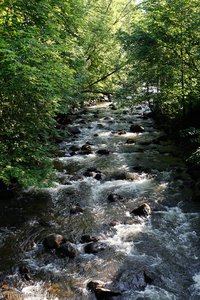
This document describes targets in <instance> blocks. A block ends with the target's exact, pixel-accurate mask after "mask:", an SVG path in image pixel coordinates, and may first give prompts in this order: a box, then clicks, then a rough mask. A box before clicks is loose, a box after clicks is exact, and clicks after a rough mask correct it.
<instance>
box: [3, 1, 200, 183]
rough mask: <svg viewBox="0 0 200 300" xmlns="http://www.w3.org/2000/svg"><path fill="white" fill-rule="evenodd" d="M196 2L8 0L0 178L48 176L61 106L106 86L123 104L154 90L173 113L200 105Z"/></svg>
mask: <svg viewBox="0 0 200 300" xmlns="http://www.w3.org/2000/svg"><path fill="white" fill-rule="evenodd" d="M199 6H200V4H199V1H198V0H175V1H171V0H161V1H160V0H159V1H158V0H147V1H143V2H139V3H138V2H137V3H135V2H134V1H132V0H67V1H65V0H62V1H61V0H55V1H52V0H37V1H35V0H29V1H25V0H3V1H2V2H1V4H0V86H1V89H0V117H1V126H0V180H1V181H3V182H5V183H6V184H9V183H11V182H13V181H17V182H18V183H19V184H21V185H23V186H30V185H39V184H45V183H48V182H49V180H50V176H51V174H52V171H51V162H50V157H51V152H52V143H51V141H52V138H53V136H54V135H56V121H55V119H56V115H57V114H58V113H60V112H61V113H68V112H69V111H70V110H71V109H73V108H76V107H80V106H82V105H83V104H84V102H85V101H87V100H88V99H90V98H95V97H96V95H98V94H99V93H100V94H101V93H102V94H107V95H111V94H113V95H114V96H115V97H116V98H117V97H118V98H120V97H121V100H120V101H121V103H124V104H127V103H128V102H129V101H131V104H133V103H135V102H136V101H143V100H149V101H151V102H153V106H154V109H157V110H158V111H159V112H161V113H162V114H166V115H168V116H170V117H172V118H174V117H177V116H180V115H181V116H185V115H187V113H188V111H191V110H192V109H196V107H199V95H200V90H199V68H200V62H199V57H200V55H199V39H200V31H199V22H200V19H199ZM127 96H129V97H127ZM130 96H131V97H130Z"/></svg>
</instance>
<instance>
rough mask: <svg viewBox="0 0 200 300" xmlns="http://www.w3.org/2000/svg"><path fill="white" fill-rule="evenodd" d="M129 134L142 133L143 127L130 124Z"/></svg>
mask: <svg viewBox="0 0 200 300" xmlns="http://www.w3.org/2000/svg"><path fill="white" fill-rule="evenodd" d="M130 132H134V133H140V132H144V127H142V126H141V125H138V124H136V125H134V124H132V125H131V126H130Z"/></svg>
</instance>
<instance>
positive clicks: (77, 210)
mask: <svg viewBox="0 0 200 300" xmlns="http://www.w3.org/2000/svg"><path fill="white" fill-rule="evenodd" d="M82 212H84V209H83V208H82V207H81V206H80V204H79V203H77V204H76V205H73V206H72V207H71V208H70V214H71V215H75V214H78V213H82Z"/></svg>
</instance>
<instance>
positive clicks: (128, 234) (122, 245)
mask: <svg viewBox="0 0 200 300" xmlns="http://www.w3.org/2000/svg"><path fill="white" fill-rule="evenodd" d="M114 228H115V229H116V234H115V235H114V236H112V237H108V238H107V239H106V240H105V242H107V243H108V244H109V245H110V246H113V247H114V248H115V250H116V251H120V252H124V253H125V254H127V255H130V254H131V253H132V252H133V249H134V243H133V238H134V237H135V236H137V235H138V233H140V232H143V231H144V229H145V224H144V223H142V224H132V225H124V224H119V225H116V226H114Z"/></svg>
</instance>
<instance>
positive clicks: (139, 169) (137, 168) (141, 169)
mask: <svg viewBox="0 0 200 300" xmlns="http://www.w3.org/2000/svg"><path fill="white" fill-rule="evenodd" d="M132 170H133V171H134V172H138V173H143V172H144V173H151V169H150V168H146V167H143V166H133V167H132Z"/></svg>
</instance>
